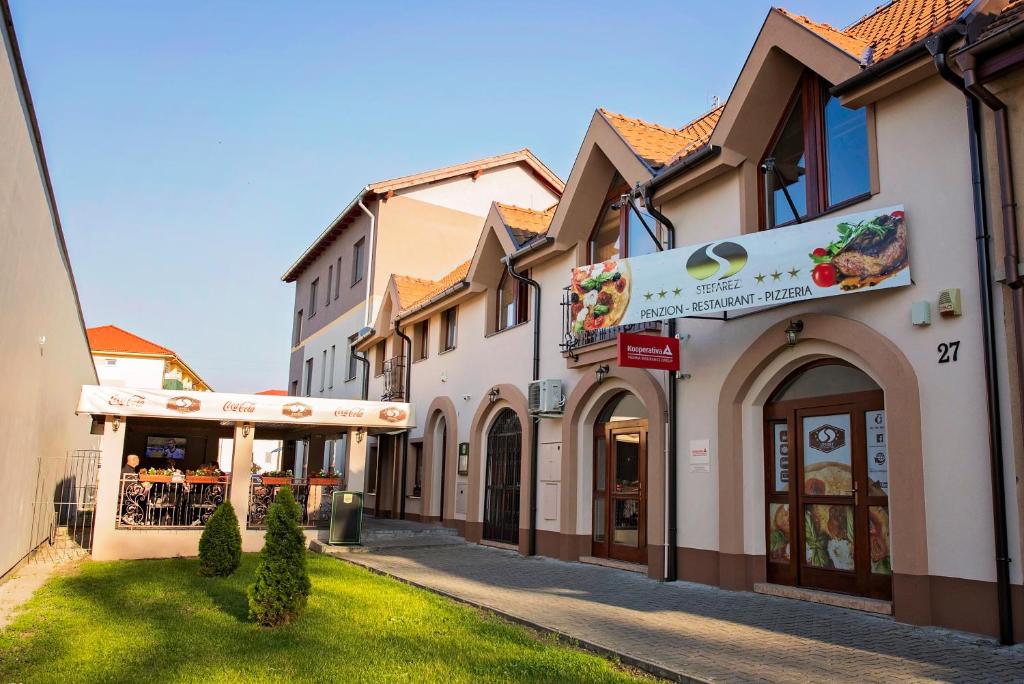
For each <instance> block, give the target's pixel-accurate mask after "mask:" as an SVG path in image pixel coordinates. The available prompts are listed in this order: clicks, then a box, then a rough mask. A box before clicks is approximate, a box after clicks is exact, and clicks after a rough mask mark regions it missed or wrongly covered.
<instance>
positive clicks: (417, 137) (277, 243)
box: [11, 0, 876, 392]
mask: <svg viewBox="0 0 1024 684" xmlns="http://www.w3.org/2000/svg"><path fill="white" fill-rule="evenodd" d="M875 4H876V2H874V1H871V0H869V1H868V2H857V1H854V2H842V3H840V2H835V1H834V0H832V1H828V0H788V1H787V2H785V5H784V6H785V7H786V9H789V10H791V11H793V12H796V13H799V14H805V15H807V16H809V17H811V18H813V19H815V20H816V21H824V22H828V23H831V24H833V25H836V26H846V25H847V24H849V23H851V22H852V21H854V20H856V19H857V18H859V17H860V16H862V15H863V14H865V13H867V12H868V11H870V10H871V9H872V8H873V7H874V5H875ZM770 6H771V3H770V2H759V1H754V0H732V1H731V2H704V3H694V2H679V1H678V0H676V1H674V2H658V1H649V2H644V3H638V4H632V3H622V2H617V3H612V2H604V1H602V0H587V1H585V2H574V1H570V0H566V1H564V2H558V3H553V2H529V1H518V2H509V3H506V2H494V3H479V2H473V3H470V2H466V3H461V2H446V3H426V2H409V3H405V2H389V3H387V4H375V3H347V2H313V1H306V2H301V3H295V2H284V1H281V2H258V1H256V0H249V1H246V2H242V1H237V2H234V1H229V0H220V1H218V2H199V1H190V0H179V1H178V2H164V3H158V2H137V1H134V0H122V1H119V2H115V1H105V0H95V1H93V2H89V3H70V2H66V0H62V1H58V0H11V7H12V12H13V15H14V21H15V30H16V32H17V35H18V40H19V43H20V45H21V49H22V55H23V59H24V62H25V69H26V71H27V73H28V79H29V86H30V89H31V92H32V97H33V99H34V101H35V106H36V110H37V114H38V118H39V123H40V127H41V129H42V134H43V144H44V148H45V151H46V156H47V161H48V163H49V167H50V175H51V178H52V180H53V185H54V189H55V192H56V195H57V206H58V209H59V211H60V215H61V221H62V223H63V227H64V233H65V238H66V240H67V243H68V249H69V251H70V255H71V263H72V267H73V269H74V273H75V278H76V280H77V284H78V293H79V297H80V299H81V303H82V309H83V311H84V314H85V320H86V324H87V325H89V326H96V325H106V324H113V325H117V326H120V327H122V328H125V329H127V330H129V331H131V332H134V333H136V334H138V335H141V336H143V337H145V338H148V339H150V340H152V341H154V342H157V343H158V344H162V345H164V346H166V347H169V348H171V349H173V350H175V351H176V352H177V353H178V354H179V355H180V356H181V357H182V358H183V359H184V360H185V361H186V363H188V364H189V365H190V366H191V367H192V368H193V369H195V370H196V371H197V372H198V373H199V374H200V375H201V376H202V377H203V378H204V379H205V380H206V381H207V382H208V383H209V384H210V385H212V386H213V388H214V389H216V390H220V391H235V392H255V391H259V390H263V389H268V388H284V387H286V386H287V379H288V377H287V375H288V357H289V351H290V344H289V343H290V337H291V325H292V305H293V298H294V292H293V286H292V285H288V284H285V283H282V282H281V280H280V278H281V275H282V274H283V273H284V271H285V270H286V269H287V268H288V266H289V265H290V264H291V263H292V262H293V261H294V260H295V259H296V258H297V257H298V256H299V255H300V254H301V253H302V251H303V250H304V249H305V248H306V247H307V246H309V244H310V243H311V242H312V240H313V239H314V238H315V237H316V236H317V235H318V234H319V233H320V232H321V231H322V230H323V229H324V228H325V227H326V225H327V224H328V223H329V222H330V221H331V219H333V218H334V217H335V216H336V215H337V213H338V212H339V211H340V210H341V209H342V208H343V207H344V206H345V205H346V204H347V203H348V202H349V201H350V200H351V199H352V197H353V196H354V195H355V194H356V192H357V191H358V190H359V189H360V188H362V187H363V186H364V185H366V184H367V183H369V182H373V181H375V180H382V179H386V178H393V177H395V176H401V175H404V174H408V173H415V172H418V171H425V170H428V169H432V168H437V167H441V166H446V165H449V164H454V163H459V162H463V161H468V160H472V159H478V158H481V157H485V156H490V155H494V154H500V153H503V152H508V151H511V150H516V149H519V148H522V147H529V148H530V149H532V150H533V152H534V153H535V154H537V155H538V156H539V157H540V158H541V159H542V160H543V161H544V162H545V163H546V164H547V165H548V166H549V167H551V169H552V170H553V171H554V172H555V173H557V174H558V175H559V176H561V177H562V178H563V179H565V178H567V177H568V174H569V171H570V169H571V167H572V163H573V160H574V158H575V156H576V153H577V152H578V150H579V145H580V143H581V142H582V140H583V136H584V134H585V132H586V127H587V124H588V122H589V121H590V118H591V116H592V115H593V112H594V109H596V108H597V107H605V108H606V109H609V110H611V111H614V112H620V113H623V114H626V115H629V116H635V117H639V118H642V119H646V120H648V121H653V122H656V123H659V124H662V125H666V126H676V127H678V126H681V125H683V124H684V123H686V122H687V121H689V120H691V119H693V118H695V117H696V116H698V115H700V114H702V113H703V112H704V111H706V110H707V109H708V108H709V106H710V104H711V99H712V97H714V96H718V97H720V98H722V99H723V100H724V99H725V98H727V97H728V95H729V91H730V90H731V88H732V85H733V83H734V81H735V79H736V76H737V75H738V73H739V70H740V68H741V66H742V65H743V61H744V59H745V58H746V56H747V52H748V51H749V49H750V47H751V45H752V43H753V41H754V39H755V37H756V36H757V32H758V29H759V28H760V26H761V24H762V22H763V21H764V18H765V15H766V14H767V12H768V10H769V8H770Z"/></svg>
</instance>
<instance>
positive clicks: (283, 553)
mask: <svg viewBox="0 0 1024 684" xmlns="http://www.w3.org/2000/svg"><path fill="white" fill-rule="evenodd" d="M300 516H301V511H300V510H299V505H298V504H297V503H295V497H294V496H292V490H291V487H282V488H281V490H280V491H278V493H277V496H276V497H275V498H274V503H272V504H271V505H270V511H269V512H268V513H267V532H266V535H265V537H264V541H263V550H262V551H260V559H259V563H258V564H257V566H256V581H255V582H254V583H253V584H252V585H250V586H249V591H248V594H249V617H250V619H252V620H255V621H256V622H258V623H259V624H261V625H264V626H266V627H274V626H277V625H283V624H286V623H288V622H290V621H291V620H292V619H293V618H295V616H297V615H298V614H299V612H300V611H301V610H302V609H303V608H304V607H305V605H306V598H307V597H308V596H309V589H310V583H309V574H308V573H307V571H306V537H305V535H303V534H302V530H301V529H300V528H299V519H300Z"/></svg>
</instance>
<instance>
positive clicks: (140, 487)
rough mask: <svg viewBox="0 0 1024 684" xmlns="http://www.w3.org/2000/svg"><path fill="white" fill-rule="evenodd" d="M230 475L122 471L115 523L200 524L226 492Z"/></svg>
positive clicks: (150, 526)
mask: <svg viewBox="0 0 1024 684" xmlns="http://www.w3.org/2000/svg"><path fill="white" fill-rule="evenodd" d="M229 477H230V476H227V475H223V476H219V477H213V476H185V475H182V476H177V475H134V474H127V473H126V474H124V475H121V486H120V493H119V497H118V506H117V523H116V525H115V526H116V527H118V528H120V529H138V530H145V529H177V528H201V527H203V526H205V525H206V521H207V520H209V519H210V516H211V515H213V512H214V511H215V510H217V506H219V505H220V504H221V502H223V501H224V499H225V498H227V496H228V484H229Z"/></svg>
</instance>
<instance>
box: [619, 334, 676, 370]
mask: <svg viewBox="0 0 1024 684" xmlns="http://www.w3.org/2000/svg"><path fill="white" fill-rule="evenodd" d="M618 340H619V366H622V367H631V368H652V369H655V370H668V371H674V370H679V340H678V339H676V338H674V337H661V336H660V335H639V334H637V333H625V332H623V333H619V335H618Z"/></svg>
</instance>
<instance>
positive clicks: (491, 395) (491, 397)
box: [487, 387, 501, 404]
mask: <svg viewBox="0 0 1024 684" xmlns="http://www.w3.org/2000/svg"><path fill="white" fill-rule="evenodd" d="M499 394H501V389H499V388H498V387H492V388H491V391H490V392H488V393H487V401H489V402H490V403H492V404H493V403H494V402H496V401H498V395H499Z"/></svg>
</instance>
